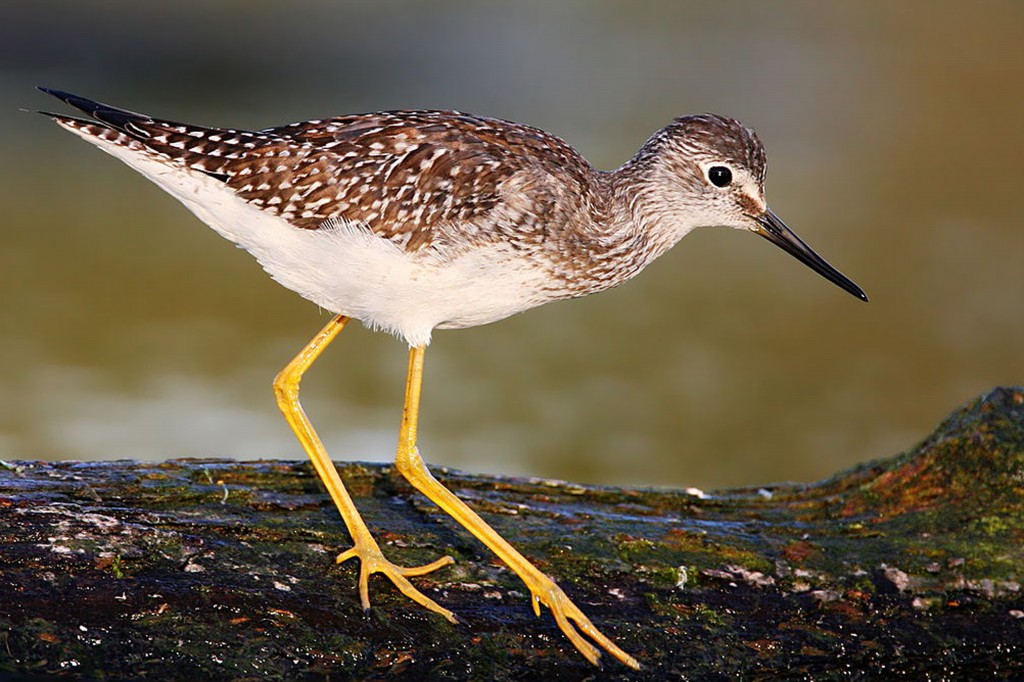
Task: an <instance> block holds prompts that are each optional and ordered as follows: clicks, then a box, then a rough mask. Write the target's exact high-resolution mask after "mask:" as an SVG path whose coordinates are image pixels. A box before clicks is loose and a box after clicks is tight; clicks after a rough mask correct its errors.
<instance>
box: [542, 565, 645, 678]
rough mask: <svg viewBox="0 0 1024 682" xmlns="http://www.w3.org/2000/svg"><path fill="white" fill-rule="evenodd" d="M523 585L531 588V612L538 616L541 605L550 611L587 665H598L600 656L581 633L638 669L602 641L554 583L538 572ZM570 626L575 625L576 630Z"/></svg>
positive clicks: (594, 629)
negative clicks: (588, 662) (587, 662)
mask: <svg viewBox="0 0 1024 682" xmlns="http://www.w3.org/2000/svg"><path fill="white" fill-rule="evenodd" d="M523 582H525V583H526V586H527V587H529V588H530V592H531V597H530V603H531V604H533V612H534V613H535V614H537V616H540V605H541V604H543V605H544V606H546V607H548V608H549V609H551V614H552V615H553V616H554V617H555V622H556V623H558V627H559V628H560V629H561V630H562V632H563V633H565V636H566V637H568V638H569V641H570V642H572V643H573V645H574V646H575V647H576V648H577V649H578V650H579V652H580V653H581V654H583V655H584V656H585V657H586V659H587V660H588V661H590V662H591V663H593V664H594V665H600V659H601V652H600V651H599V650H598V649H597V647H595V646H594V645H593V644H591V643H590V642H588V641H587V640H586V639H584V638H583V636H582V635H581V634H580V631H582V632H583V633H584V634H585V635H587V636H588V637H590V638H591V639H592V640H594V641H595V642H597V643H598V644H600V645H601V646H602V647H604V648H605V650H606V651H608V653H610V654H611V655H612V656H614V657H615V658H617V659H619V660H620V661H622V662H623V663H625V664H626V665H628V666H629V667H630V668H633V669H634V670H639V669H640V663H639V662H638V661H637V660H636V659H635V658H633V657H632V656H630V655H629V654H627V653H626V652H625V651H623V650H622V649H620V648H619V647H617V646H616V645H615V642H613V641H611V640H610V639H608V638H607V637H605V636H604V635H603V634H602V633H601V631H600V630H598V629H597V628H596V627H595V626H594V624H593V623H591V622H590V619H589V618H587V617H586V615H584V613H583V612H582V611H580V610H579V607H577V606H576V604H574V603H573V602H572V600H571V599H569V597H568V595H566V594H565V592H563V591H562V588H561V587H559V586H558V585H557V584H556V583H555V581H554V580H552V579H551V578H549V577H548V576H546V575H544V574H543V573H540V572H539V571H538V572H537V575H531V576H530V577H529V579H526V578H524V579H523ZM570 621H571V622H570ZM573 623H575V624H576V625H575V627H574V626H573ZM577 628H579V630H577Z"/></svg>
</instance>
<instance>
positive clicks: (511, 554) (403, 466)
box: [395, 346, 640, 669]
mask: <svg viewBox="0 0 1024 682" xmlns="http://www.w3.org/2000/svg"><path fill="white" fill-rule="evenodd" d="M423 355H424V347H423V346H420V347H417V348H412V349H410V351H409V374H408V376H407V378H406V384H405V405H404V408H403V412H402V428H401V431H400V433H399V436H398V454H397V455H396V457H395V466H396V468H397V469H398V470H399V471H400V472H401V473H402V475H403V476H405V478H406V479H408V481H409V482H410V483H411V484H412V485H413V486H414V487H415V488H416V489H417V490H419V491H420V492H421V493H423V494H424V495H426V496H427V497H429V498H430V499H431V500H432V501H433V502H434V504H436V505H437V506H439V507H440V508H441V509H443V510H444V511H446V512H447V513H448V514H449V515H450V516H451V517H452V518H454V519H455V520H456V521H458V522H459V523H460V524H462V526H463V527H464V528H465V529H466V530H468V531H469V532H470V533H472V534H473V535H475V536H476V538H477V539H478V540H480V541H481V542H483V543H484V544H485V545H487V547H488V548H490V550H491V551H492V552H494V553H495V554H497V555H498V557H499V558H500V559H501V560H502V561H504V562H505V563H506V564H508V566H509V568H511V569H512V570H513V571H515V572H516V574H517V575H518V576H519V577H520V578H521V579H522V580H523V582H524V583H526V586H527V587H528V588H530V592H531V594H532V597H531V603H532V605H533V611H534V613H536V614H537V615H538V616H539V615H540V605H541V604H543V605H545V606H547V607H548V608H549V609H551V613H552V614H553V615H554V617H555V621H556V622H557V623H558V627H559V628H561V630H562V632H563V633H565V636H566V637H568V638H569V640H570V641H571V642H572V643H573V645H575V647H576V648H577V649H579V651H580V653H582V654H583V655H584V656H586V658H587V660H589V661H590V662H591V663H594V664H595V665H596V664H597V663H598V660H599V659H600V657H601V652H600V651H599V650H598V649H597V647H595V646H594V645H593V644H591V643H590V642H589V641H587V640H586V639H585V638H584V637H583V636H582V635H581V634H580V631H582V632H583V633H584V634H586V635H587V636H588V637H590V638H591V639H592V640H594V641H595V642H596V643H598V644H599V645H601V646H602V647H604V648H605V650H607V651H608V652H609V653H610V654H612V655H613V656H615V658H617V659H619V660H620V661H622V662H623V663H625V664H626V665H628V666H630V667H631V668H635V669H639V668H640V664H639V663H638V662H637V660H636V659H635V658H633V657H632V656H630V655H629V654H627V653H626V652H625V651H623V650H622V649H620V648H619V647H618V646H616V645H615V644H614V643H613V642H612V641H611V640H610V639H608V638H607V637H605V636H604V635H603V634H602V633H601V631H600V630H598V629H597V628H596V627H594V624H593V623H591V622H590V619H589V618H587V617H586V616H585V615H584V614H583V612H582V611H580V609H579V608H578V607H577V606H576V605H575V604H574V603H573V602H572V601H571V600H570V599H569V597H568V596H566V594H565V592H563V591H562V588H560V587H559V586H558V585H556V584H555V581H554V580H552V579H551V578H549V577H548V576H547V575H545V574H544V573H542V572H541V571H540V570H538V569H537V568H536V567H535V566H534V565H533V564H531V563H530V562H529V560H527V559H526V557H524V556H523V555H522V554H520V553H519V551H518V550H516V549H515V548H514V547H513V546H512V545H510V544H509V543H508V542H507V541H506V540H505V539H504V538H503V537H501V536H500V535H498V533H497V532H496V531H495V530H494V529H493V528H491V527H490V526H488V525H487V523H486V522H485V521H484V520H483V519H482V518H480V516H479V515H478V514H477V513H476V512H474V511H473V510H472V509H470V508H469V507H468V506H467V505H466V503H465V502H463V501H462V500H460V499H459V498H458V497H456V496H455V494H454V493H452V492H451V491H450V490H448V489H447V488H445V487H444V486H443V485H441V483H440V482H439V481H438V480H437V479H436V478H434V476H433V475H432V474H431V473H430V471H428V470H427V467H426V465H425V464H424V463H423V459H422V458H421V457H420V454H419V450H418V449H417V448H416V430H417V422H418V418H419V404H420V385H421V383H422V380H423ZM570 621H571V622H570ZM574 623H575V627H574V625H573V624H574ZM577 628H579V630H577Z"/></svg>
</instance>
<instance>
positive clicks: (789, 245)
mask: <svg viewBox="0 0 1024 682" xmlns="http://www.w3.org/2000/svg"><path fill="white" fill-rule="evenodd" d="M755 220H757V224H758V226H759V228H758V229H757V230H755V231H756V232H757V234H759V235H761V236H762V237H764V238H765V239H767V240H768V241H770V242H771V243H772V244H775V246H778V247H779V248H780V249H782V250H783V251H785V252H786V253H788V254H789V255H791V256H793V257H794V258H796V259H797V260H798V261H800V262H801V263H803V264H804V265H806V266H807V267H809V268H810V269H811V270H814V271H815V272H816V273H818V274H819V275H821V276H822V277H824V278H825V279H827V280H828V281H830V282H832V283H833V284H835V285H837V286H839V287H842V288H843V289H845V290H846V291H848V292H850V293H851V294H853V295H854V296H856V297H857V298H859V299H860V300H862V301H866V300H868V296H867V294H865V293H864V290H863V289H861V288H860V287H859V286H857V285H856V284H854V283H853V282H852V281H851V280H850V279H848V278H847V277H846V276H845V275H844V274H843V273H841V272H839V271H838V270H836V269H835V268H834V267H832V266H831V265H829V264H828V263H827V262H826V261H825V259H824V258H822V257H821V256H819V255H818V254H816V253H814V250H813V249H811V247H809V246H807V244H804V242H803V240H802V239H800V237H797V236H796V235H795V234H794V233H793V231H792V230H791V229H789V228H788V227H786V223H784V222H782V221H781V220H779V217H778V216H777V215H775V214H774V213H772V212H771V210H769V209H765V212H764V213H763V214H762V215H760V216H757V217H756V218H755Z"/></svg>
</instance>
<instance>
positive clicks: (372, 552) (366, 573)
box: [335, 543, 459, 623]
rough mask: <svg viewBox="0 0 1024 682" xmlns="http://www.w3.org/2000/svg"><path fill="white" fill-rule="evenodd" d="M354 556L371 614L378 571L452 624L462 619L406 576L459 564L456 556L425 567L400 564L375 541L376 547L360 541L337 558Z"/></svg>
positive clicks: (362, 599)
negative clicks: (372, 589)
mask: <svg viewBox="0 0 1024 682" xmlns="http://www.w3.org/2000/svg"><path fill="white" fill-rule="evenodd" d="M353 558H358V559H359V601H360V602H361V603H362V606H363V611H364V612H366V613H369V611H370V576H371V575H373V574H374V573H383V574H384V575H385V576H387V578H388V579H389V580H390V581H391V582H392V583H394V585H395V587H397V588H398V589H399V591H400V592H401V593H402V594H404V595H405V596H406V597H409V599H412V600H413V601H414V602H416V603H417V604H419V605H420V606H422V607H424V608H426V609H428V610H430V611H433V612H434V613H438V614H440V615H442V616H444V617H445V618H447V619H448V621H449V622H451V623H458V622H459V621H458V620H456V618H455V614H454V613H452V612H451V611H449V610H448V609H446V608H444V607H443V606H441V605H440V604H438V603H437V602H435V601H434V600H433V599H431V598H430V597H428V596H427V595H425V594H423V593H422V592H420V591H419V590H418V589H416V587H415V586H414V585H413V584H412V583H410V582H409V581H408V580H407V579H406V576H419V575H426V574H427V573H430V572H432V571H436V570H437V569H439V568H443V567H445V566H448V565H449V564H453V563H455V559H453V558H451V557H450V556H443V557H441V558H440V559H437V560H436V561H432V562H430V563H429V564H424V565H422V566H399V565H397V564H393V563H391V562H390V561H388V560H387V559H385V558H384V555H383V554H382V553H381V551H380V548H379V547H377V545H376V543H374V544H373V546H369V547H367V546H361V545H359V544H356V545H354V546H353V547H350V548H349V549H346V550H345V551H344V552H342V553H341V554H339V555H338V558H337V559H336V560H335V561H336V562H337V563H339V564H340V563H344V562H346V561H348V560H349V559H353Z"/></svg>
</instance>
